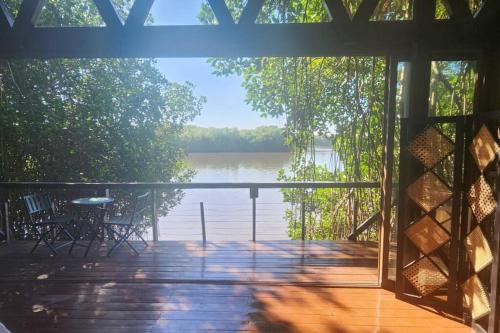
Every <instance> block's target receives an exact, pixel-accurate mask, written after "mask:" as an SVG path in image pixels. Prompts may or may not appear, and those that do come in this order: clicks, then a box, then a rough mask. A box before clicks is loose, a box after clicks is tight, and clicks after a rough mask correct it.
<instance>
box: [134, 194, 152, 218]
mask: <svg viewBox="0 0 500 333" xmlns="http://www.w3.org/2000/svg"><path fill="white" fill-rule="evenodd" d="M149 195H150V193H149V192H146V193H144V194H141V195H139V196H137V197H135V199H134V203H133V205H134V206H133V210H132V215H131V216H130V223H131V224H132V222H133V220H134V218H139V219H140V218H142V215H143V214H144V211H145V210H146V208H147V207H148V199H149Z"/></svg>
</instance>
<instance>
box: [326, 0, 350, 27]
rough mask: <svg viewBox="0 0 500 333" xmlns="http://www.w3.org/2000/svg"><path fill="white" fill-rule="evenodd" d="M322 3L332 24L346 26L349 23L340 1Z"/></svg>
mask: <svg viewBox="0 0 500 333" xmlns="http://www.w3.org/2000/svg"><path fill="white" fill-rule="evenodd" d="M323 3H324V5H325V7H326V10H327V11H328V15H329V16H330V19H331V20H332V22H335V23H338V24H342V25H348V24H349V23H351V17H350V16H349V13H348V12H347V9H346V8H345V6H344V4H343V2H342V0H324V1H323Z"/></svg>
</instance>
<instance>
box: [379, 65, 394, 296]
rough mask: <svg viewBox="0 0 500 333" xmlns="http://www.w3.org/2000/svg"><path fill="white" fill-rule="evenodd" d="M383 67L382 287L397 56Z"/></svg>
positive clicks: (388, 285) (387, 284)
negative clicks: (384, 69)
mask: <svg viewBox="0 0 500 333" xmlns="http://www.w3.org/2000/svg"><path fill="white" fill-rule="evenodd" d="M385 68H386V71H385V111H384V130H383V135H384V139H383V140H384V148H383V174H382V184H381V208H380V212H381V219H380V223H379V230H380V234H379V260H378V263H379V283H380V285H381V286H382V287H383V288H386V289H388V288H391V287H392V288H393V286H392V282H391V281H389V252H390V249H391V243H390V236H391V209H392V174H393V166H394V135H395V133H394V131H395V127H396V93H397V79H398V76H397V74H398V60H397V59H396V58H394V57H387V58H386V61H385Z"/></svg>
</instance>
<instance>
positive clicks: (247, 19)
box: [238, 0, 264, 24]
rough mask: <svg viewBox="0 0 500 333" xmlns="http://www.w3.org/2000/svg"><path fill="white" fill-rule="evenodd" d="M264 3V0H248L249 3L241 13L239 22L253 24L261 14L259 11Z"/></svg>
mask: <svg viewBox="0 0 500 333" xmlns="http://www.w3.org/2000/svg"><path fill="white" fill-rule="evenodd" d="M263 5H264V0H248V3H247V5H246V6H245V8H244V9H243V12H242V13H241V16H240V19H239V20H238V24H253V23H255V20H256V19H257V16H259V13H260V11H261V9H262V6H263Z"/></svg>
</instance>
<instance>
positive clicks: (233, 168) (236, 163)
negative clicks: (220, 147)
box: [159, 150, 334, 241]
mask: <svg viewBox="0 0 500 333" xmlns="http://www.w3.org/2000/svg"><path fill="white" fill-rule="evenodd" d="M187 163H188V165H189V166H190V167H191V168H192V169H194V170H195V171H196V176H195V177H194V178H193V180H192V181H193V182H200V183H206V182H211V183H217V182H221V183H231V182H273V181H276V177H277V175H278V171H279V170H280V169H283V168H285V169H286V168H288V167H289V165H290V154H289V153H204V154H198V153H197V154H190V155H189V156H188V159H187ZM316 163H317V164H321V165H325V166H326V167H327V168H329V169H330V170H331V169H333V167H334V158H333V154H332V152H331V151H330V150H321V151H317V152H316ZM200 202H203V203H204V206H205V219H206V232H207V239H208V240H209V241H215V240H249V239H251V238H252V202H251V200H250V193H249V190H248V189H216V190H204V189H201V190H186V191H185V197H184V199H183V200H182V203H181V204H180V205H179V206H177V207H176V208H175V209H173V210H172V211H171V212H170V213H169V215H168V216H164V217H161V218H160V223H159V226H160V239H162V240H201V239H202V235H201V219H200V208H199V203H200ZM287 207H288V205H287V204H285V203H283V201H282V194H281V193H280V191H279V190H277V189H267V190H260V191H259V198H258V199H257V239H258V240H259V239H260V240H277V239H288V233H287V225H286V223H285V221H284V218H283V217H284V212H285V210H286V208H287Z"/></svg>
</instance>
